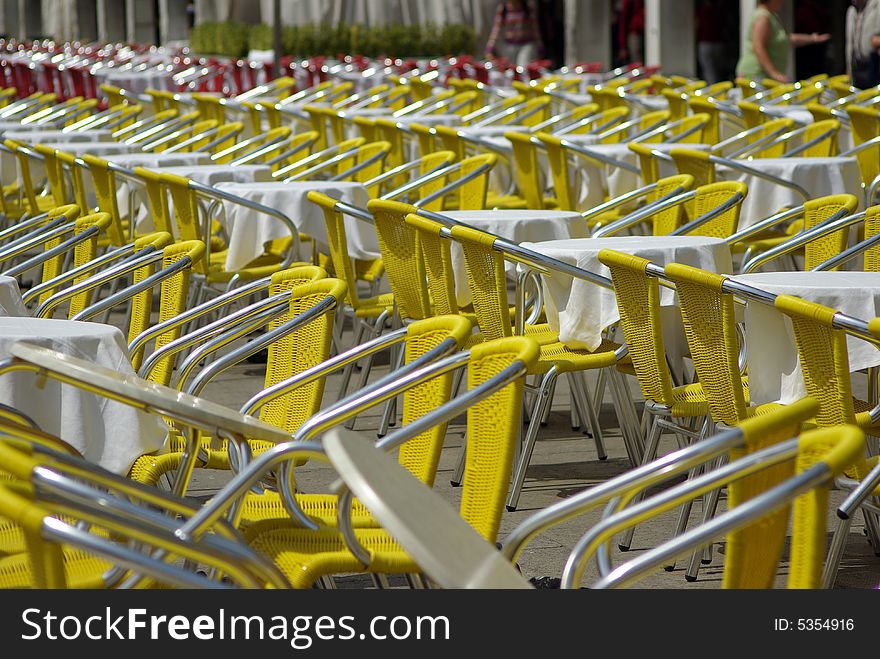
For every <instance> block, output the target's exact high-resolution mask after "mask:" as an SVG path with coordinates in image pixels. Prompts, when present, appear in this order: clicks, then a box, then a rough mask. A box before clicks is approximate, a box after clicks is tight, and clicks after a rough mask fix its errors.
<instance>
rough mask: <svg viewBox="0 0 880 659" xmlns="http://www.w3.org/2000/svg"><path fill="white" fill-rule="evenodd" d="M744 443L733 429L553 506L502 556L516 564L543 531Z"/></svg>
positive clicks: (513, 537) (521, 530)
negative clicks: (521, 554) (527, 545)
mask: <svg viewBox="0 0 880 659" xmlns="http://www.w3.org/2000/svg"><path fill="white" fill-rule="evenodd" d="M743 441H744V437H743V433H742V430H740V429H739V428H731V429H729V430H725V431H724V432H721V433H719V434H717V435H714V436H712V437H709V438H708V439H706V440H704V441H701V442H696V443H694V444H691V445H690V446H688V447H686V448H683V449H678V450H677V451H674V452H672V453H668V454H666V455H664V456H662V457H660V458H657V459H655V460H653V461H652V462H649V463H648V464H644V465H641V466H639V467H636V468H635V469H631V470H629V471H627V472H625V473H623V474H621V475H620V476H616V477H614V478H611V479H609V480H606V481H605V482H603V483H600V484H598V485H596V486H595V487H591V488H589V489H586V490H583V491H582V492H579V493H577V494H575V495H574V496H572V497H569V498H568V499H565V500H563V501H560V502H558V503H554V504H552V505H550V506H548V507H546V508H544V509H543V510H541V511H540V512H538V513H536V514H535V515H532V516H530V517H529V518H527V519H525V520H524V521H523V522H522V523H520V524H519V525H518V526H517V527H516V528H514V529H513V531H511V533H510V535H508V536H507V538H506V539H505V541H504V543H503V546H502V548H501V553H502V554H503V555H504V557H505V558H507V559H508V560H510V561H511V562H515V561H516V560H517V558H518V557H519V555H520V553H521V552H522V550H523V548H524V547H525V546H526V544H528V543H529V542H530V541H531V540H532V539H533V538H535V537H536V536H537V535H539V534H541V533H543V532H544V531H546V530H548V529H550V528H552V527H554V526H557V525H559V524H562V523H564V522H566V521H568V520H570V519H574V518H575V517H577V516H579V515H582V514H584V513H586V512H588V511H590V510H593V509H595V508H597V507H598V506H601V505H604V504H606V503H608V502H609V501H611V500H613V499H617V498H624V499H625V500H627V501H628V500H629V499H631V498H632V497H633V496H635V494H636V493H637V492H638V491H644V490H646V489H648V488H650V487H652V486H654V485H657V484H659V483H662V482H664V481H666V480H668V479H671V478H674V477H675V476H677V475H678V474H681V473H685V472H687V471H688V470H689V469H691V468H693V467H695V466H697V465H701V464H704V463H706V462H709V461H710V460H713V459H715V458H717V457H718V456H721V455H724V454H726V453H727V452H729V451H730V450H731V449H734V448H738V447H740V446H742V445H743Z"/></svg>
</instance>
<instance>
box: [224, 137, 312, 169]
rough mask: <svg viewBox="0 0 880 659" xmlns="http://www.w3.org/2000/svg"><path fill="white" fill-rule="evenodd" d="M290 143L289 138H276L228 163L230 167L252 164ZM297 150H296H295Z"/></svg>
mask: <svg viewBox="0 0 880 659" xmlns="http://www.w3.org/2000/svg"><path fill="white" fill-rule="evenodd" d="M289 142H290V138H288V137H283V136H278V137H276V138H274V139H272V140H269V141H267V142H266V143H265V144H263V145H262V146H260V147H259V148H258V149H254V150H253V151H251V152H250V153H246V154H244V155H243V156H239V157H238V158H235V159H234V160H231V161H230V162H229V164H230V165H246V164H248V163H249V162H253V161H254V160H259V159H260V158H262V157H263V156H265V155H267V154H269V153H272V152H273V151H275V150H277V149H281V148H284V145H285V144H287V143H289ZM297 150H298V149H297Z"/></svg>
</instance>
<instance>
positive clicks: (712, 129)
mask: <svg viewBox="0 0 880 659" xmlns="http://www.w3.org/2000/svg"><path fill="white" fill-rule="evenodd" d="M687 104H688V107H689V108H690V109H691V112H693V114H705V115H707V116H708V119H709V121H708V123H707V124H706V125H705V126H704V127H703V140H704V141H705V143H706V144H718V142H720V141H721V111H720V110H719V109H718V106H717V105H715V104H714V103H713V102H712V101H710V100H709V99H707V98H704V97H702V96H691V97H690V98H688V101H687Z"/></svg>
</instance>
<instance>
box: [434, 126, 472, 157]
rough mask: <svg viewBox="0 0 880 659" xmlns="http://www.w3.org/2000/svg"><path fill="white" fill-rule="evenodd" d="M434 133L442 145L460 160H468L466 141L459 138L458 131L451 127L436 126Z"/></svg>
mask: <svg viewBox="0 0 880 659" xmlns="http://www.w3.org/2000/svg"><path fill="white" fill-rule="evenodd" d="M434 131H435V133H436V135H437V139H438V141H439V142H440V145H441V146H442V147H443V148H444V149H446V150H447V151H452V152H453V153H454V154H456V156H457V157H458V159H459V160H464V159H465V158H467V151H466V148H465V141H464V140H463V139H461V138H460V137H459V136H458V129H457V128H452V127H450V126H434Z"/></svg>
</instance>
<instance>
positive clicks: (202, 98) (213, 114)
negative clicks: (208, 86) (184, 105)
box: [192, 92, 247, 126]
mask: <svg viewBox="0 0 880 659" xmlns="http://www.w3.org/2000/svg"><path fill="white" fill-rule="evenodd" d="M192 99H193V100H194V101H195V102H196V109H197V110H198V111H199V116H201V117H202V119H206V120H210V121H216V122H217V125H218V126H222V125H223V124H225V123H226V109H225V108H224V107H223V102H222V100H221V97H220V96H213V95H211V94H202V93H199V92H196V93H194V94H193V95H192ZM245 103H247V101H245V102H244V103H242V105H244V104H245Z"/></svg>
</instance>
